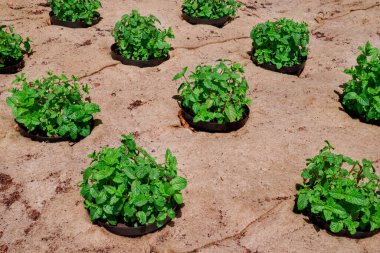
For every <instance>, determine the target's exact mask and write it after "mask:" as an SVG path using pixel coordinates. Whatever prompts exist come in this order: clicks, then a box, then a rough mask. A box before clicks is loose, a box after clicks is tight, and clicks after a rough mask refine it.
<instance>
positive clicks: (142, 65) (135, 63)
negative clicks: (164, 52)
mask: <svg viewBox="0 0 380 253" xmlns="http://www.w3.org/2000/svg"><path fill="white" fill-rule="evenodd" d="M111 56H112V59H114V60H117V61H120V62H121V63H122V64H124V65H132V66H136V67H140V68H146V67H156V66H158V65H160V64H161V63H163V62H164V61H167V60H169V58H170V56H169V55H168V56H167V57H166V58H162V59H154V60H147V61H139V60H132V59H126V58H124V57H123V56H122V55H121V54H120V53H119V49H118V48H117V45H116V43H115V44H113V45H112V46H111Z"/></svg>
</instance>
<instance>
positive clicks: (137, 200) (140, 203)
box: [133, 195, 148, 207]
mask: <svg viewBox="0 0 380 253" xmlns="http://www.w3.org/2000/svg"><path fill="white" fill-rule="evenodd" d="M133 203H134V204H135V205H136V206H138V207H141V206H144V205H145V204H146V203H148V198H147V197H146V196H144V195H138V196H137V197H136V198H135V200H134V202H133Z"/></svg>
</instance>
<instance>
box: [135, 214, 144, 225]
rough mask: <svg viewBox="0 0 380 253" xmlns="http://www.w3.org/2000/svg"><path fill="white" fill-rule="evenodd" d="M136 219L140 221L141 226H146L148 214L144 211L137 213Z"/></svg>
mask: <svg viewBox="0 0 380 253" xmlns="http://www.w3.org/2000/svg"><path fill="white" fill-rule="evenodd" d="M136 217H137V219H138V220H139V223H140V224H141V225H145V224H146V214H145V213H144V212H143V211H138V212H137V213H136Z"/></svg>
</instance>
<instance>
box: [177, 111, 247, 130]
mask: <svg viewBox="0 0 380 253" xmlns="http://www.w3.org/2000/svg"><path fill="white" fill-rule="evenodd" d="M181 109H182V111H183V116H184V118H185V120H186V122H187V123H189V125H190V126H191V127H193V128H194V129H195V130H200V131H205V132H210V133H228V132H232V131H236V130H238V129H240V128H242V127H243V126H244V125H245V123H247V121H248V118H249V113H250V110H249V107H248V106H245V112H244V115H243V118H242V119H241V120H239V121H235V122H230V123H225V124H218V123H216V122H194V115H193V114H192V113H191V112H189V111H187V110H186V109H185V108H183V107H181Z"/></svg>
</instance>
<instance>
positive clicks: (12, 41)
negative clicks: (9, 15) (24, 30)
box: [0, 25, 30, 68]
mask: <svg viewBox="0 0 380 253" xmlns="http://www.w3.org/2000/svg"><path fill="white" fill-rule="evenodd" d="M6 28H7V27H6V26H5V25H2V26H0V68H2V67H4V66H8V65H11V64H14V63H16V62H17V61H19V60H21V59H22V55H23V53H24V52H25V53H29V52H30V40H29V38H26V40H25V41H24V40H23V38H22V37H21V36H20V35H18V34H15V33H14V32H13V31H14V30H13V28H12V27H8V31H7V29H6Z"/></svg>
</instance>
